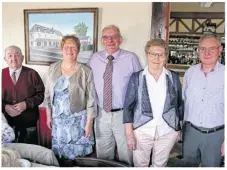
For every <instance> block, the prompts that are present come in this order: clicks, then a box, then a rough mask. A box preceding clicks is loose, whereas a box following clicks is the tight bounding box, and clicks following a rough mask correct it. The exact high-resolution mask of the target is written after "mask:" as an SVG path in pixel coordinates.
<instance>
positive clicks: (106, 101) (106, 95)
mask: <svg viewBox="0 0 227 170" xmlns="http://www.w3.org/2000/svg"><path fill="white" fill-rule="evenodd" d="M107 58H108V60H109V61H108V63H107V65H106V70H105V72H104V76H103V79H104V89H103V109H104V110H105V111H106V112H110V111H111V109H112V73H113V59H114V57H113V56H112V55H109V56H108V57H107Z"/></svg>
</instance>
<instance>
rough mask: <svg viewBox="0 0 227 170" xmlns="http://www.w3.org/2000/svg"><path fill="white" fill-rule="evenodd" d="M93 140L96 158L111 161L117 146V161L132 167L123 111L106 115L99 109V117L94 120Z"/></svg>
mask: <svg viewBox="0 0 227 170" xmlns="http://www.w3.org/2000/svg"><path fill="white" fill-rule="evenodd" d="M95 140H96V153H97V157H98V158H101V159H107V160H113V159H114V156H115V147H116V145H117V152H118V156H119V161H120V162H122V163H126V164H128V165H130V166H132V162H133V160H132V151H130V149H129V148H128V144H127V138H126V133H125V127H124V124H123V111H118V112H108V113H106V112H105V110H103V109H102V108H99V115H98V117H97V118H96V119H95Z"/></svg>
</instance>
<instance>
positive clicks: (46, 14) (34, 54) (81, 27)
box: [24, 8, 98, 65]
mask: <svg viewBox="0 0 227 170" xmlns="http://www.w3.org/2000/svg"><path fill="white" fill-rule="evenodd" d="M24 32H25V62H26V64H35V65H50V64H51V63H54V62H56V61H58V60H60V59H62V54H61V39H62V37H63V36H65V35H75V36H77V37H78V38H79V39H80V43H81V48H80V52H79V55H78V58H77V60H78V61H79V62H81V63H87V61H88V60H89V57H90V56H91V54H92V53H94V52H96V51H97V43H98V8H66V9H65V8H63V9H25V10H24Z"/></svg>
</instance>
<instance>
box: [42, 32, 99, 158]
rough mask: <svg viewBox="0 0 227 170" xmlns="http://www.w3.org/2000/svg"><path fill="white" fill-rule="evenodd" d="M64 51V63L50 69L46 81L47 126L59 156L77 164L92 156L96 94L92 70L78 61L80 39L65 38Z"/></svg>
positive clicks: (63, 41)
mask: <svg viewBox="0 0 227 170" xmlns="http://www.w3.org/2000/svg"><path fill="white" fill-rule="evenodd" d="M61 49H62V55H63V60H61V61H59V62H56V63H54V64H52V65H50V68H49V71H48V76H47V78H46V79H47V81H46V91H45V103H46V109H47V126H48V127H49V128H50V129H52V150H53V151H54V153H55V154H56V156H58V157H59V158H63V159H70V160H73V159H75V157H76V156H85V155H88V154H90V153H92V146H93V144H94V139H93V135H92V125H93V118H94V117H95V115H94V113H96V112H95V111H94V94H95V92H94V84H93V76H92V71H91V69H90V68H89V67H87V66H86V65H83V64H81V63H79V62H78V61H77V56H78V54H79V51H80V41H79V39H78V38H77V37H75V36H73V35H72V36H71V35H70V36H64V37H63V38H62V42H61Z"/></svg>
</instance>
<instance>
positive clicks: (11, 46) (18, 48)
mask: <svg viewBox="0 0 227 170" xmlns="http://www.w3.org/2000/svg"><path fill="white" fill-rule="evenodd" d="M9 48H14V49H17V50H18V51H19V52H20V54H21V55H22V52H21V49H20V47H18V46H16V45H10V46H8V47H7V48H6V49H5V54H6V51H7V50H8V49H9Z"/></svg>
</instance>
